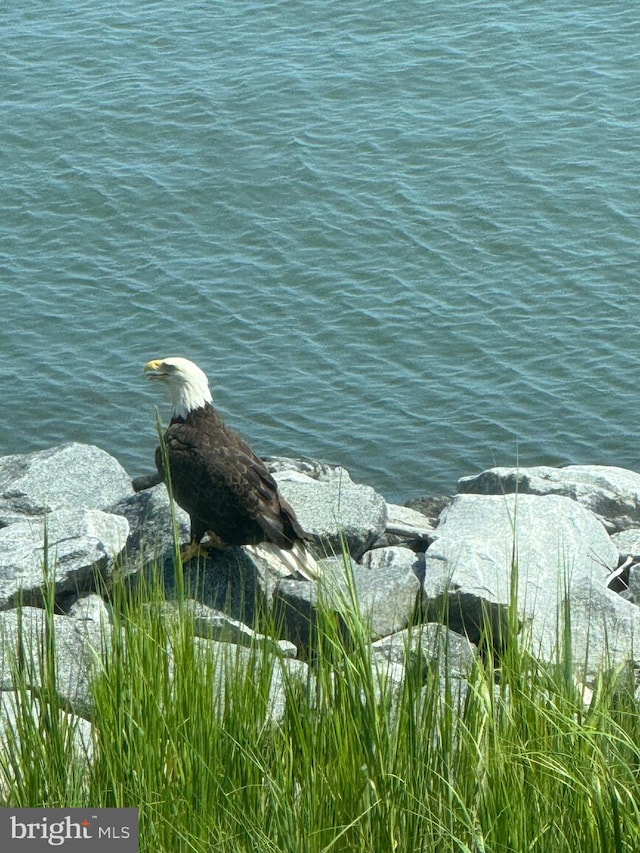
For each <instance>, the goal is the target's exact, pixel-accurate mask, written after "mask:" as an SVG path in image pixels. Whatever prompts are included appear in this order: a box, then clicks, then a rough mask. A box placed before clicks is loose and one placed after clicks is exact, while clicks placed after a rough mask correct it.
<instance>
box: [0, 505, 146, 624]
mask: <svg viewBox="0 0 640 853" xmlns="http://www.w3.org/2000/svg"><path fill="white" fill-rule="evenodd" d="M128 534H129V524H128V523H127V520H126V518H123V517H122V516H118V515H111V514H110V513H106V512H102V510H98V509H69V508H67V509H57V510H52V511H51V512H49V513H48V515H46V516H41V517H34V518H31V519H29V520H28V521H20V522H16V523H14V524H11V525H9V526H8V527H4V528H2V529H0V609H6V608H7V607H11V606H12V605H13V604H14V603H16V602H17V600H18V599H22V600H23V601H24V602H29V603H31V602H38V601H40V600H41V589H42V587H43V580H44V572H45V568H46V569H47V571H48V572H49V578H51V579H54V580H55V583H56V596H58V597H59V596H62V595H64V594H66V593H74V594H77V593H78V591H82V590H86V589H88V588H91V587H92V585H93V579H94V572H96V571H99V572H101V573H103V574H104V573H108V571H109V569H110V568H111V566H112V565H113V562H114V560H115V558H116V557H117V556H118V555H119V554H120V553H121V551H122V550H123V549H124V547H125V544H126V541H127V536H128ZM45 542H46V545H47V547H46V553H45Z"/></svg>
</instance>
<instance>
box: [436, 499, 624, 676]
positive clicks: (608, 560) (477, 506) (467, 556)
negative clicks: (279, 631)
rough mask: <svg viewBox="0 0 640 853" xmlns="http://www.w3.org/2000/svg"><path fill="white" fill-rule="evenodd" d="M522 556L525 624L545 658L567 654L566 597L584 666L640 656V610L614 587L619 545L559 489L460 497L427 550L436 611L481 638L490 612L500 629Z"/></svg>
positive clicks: (575, 651)
mask: <svg viewBox="0 0 640 853" xmlns="http://www.w3.org/2000/svg"><path fill="white" fill-rule="evenodd" d="M514 561H515V565H517V575H518V583H517V604H518V612H519V616H520V619H521V620H522V622H523V631H524V632H525V633H526V635H527V636H528V637H529V638H530V640H531V644H532V648H533V650H534V653H535V654H537V655H538V656H539V657H540V658H541V659H542V660H545V661H555V660H557V656H558V655H559V654H560V651H561V648H562V638H561V633H560V632H561V626H562V624H563V619H564V613H565V610H564V603H565V602H566V605H567V607H568V611H569V613H570V617H571V636H572V643H573V656H574V661H575V663H576V665H577V666H578V667H581V666H584V665H586V670H587V672H588V673H589V674H593V672H594V671H595V670H596V669H597V668H598V667H599V666H607V665H610V664H616V663H618V662H620V661H623V660H625V661H626V660H628V659H631V658H635V657H636V656H637V654H638V642H640V611H638V609H637V608H635V607H634V606H633V605H631V604H630V603H629V602H627V601H624V600H623V599H622V598H620V597H619V596H617V595H615V593H613V592H611V591H610V590H608V589H606V588H605V583H606V580H607V575H608V573H609V572H610V571H611V570H612V569H613V568H615V567H616V565H617V562H618V552H617V550H616V548H615V546H614V545H613V543H612V542H611V540H610V538H609V536H608V535H607V533H606V531H605V529H604V527H603V525H602V524H601V523H600V521H599V520H598V519H597V518H596V517H595V516H594V515H593V513H591V512H589V511H588V510H587V509H585V508H584V507H582V506H580V504H578V503H576V502H575V501H573V500H570V499H569V498H566V497H561V496H558V495H548V496H543V497H539V496H534V495H528V494H519V495H509V494H507V495H504V496H502V495H501V496H493V495H487V496H485V495H458V496H457V497H456V498H454V500H453V502H452V504H451V506H450V507H449V508H448V509H447V510H445V512H444V513H443V516H442V518H441V521H440V525H439V526H438V529H437V538H436V540H435V542H434V544H433V545H432V546H431V548H429V550H428V551H427V554H426V564H425V580H424V596H425V602H426V605H427V607H426V609H427V613H428V614H429V615H430V616H431V618H443V617H445V616H446V617H447V618H448V619H449V625H450V627H452V628H455V629H456V630H460V631H461V632H465V631H466V632H467V634H468V635H469V636H470V639H472V640H473V641H475V642H477V641H478V639H479V632H480V629H481V628H482V627H483V626H484V625H486V620H487V619H490V620H491V623H492V627H493V629H494V631H498V630H501V629H502V628H503V627H504V626H505V625H506V608H507V605H508V603H509V600H510V589H511V580H512V565H513V564H514Z"/></svg>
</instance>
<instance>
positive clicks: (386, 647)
mask: <svg viewBox="0 0 640 853" xmlns="http://www.w3.org/2000/svg"><path fill="white" fill-rule="evenodd" d="M372 652H373V662H374V665H375V666H376V669H377V672H378V674H379V675H380V676H381V677H382V678H383V679H384V680H386V681H389V682H391V684H392V685H394V686H395V688H396V689H399V688H401V687H402V685H403V683H404V681H405V679H407V678H410V679H412V682H413V683H414V684H416V683H417V684H421V685H422V686H423V688H427V687H429V686H430V685H432V684H433V681H432V678H433V670H434V667H435V668H436V669H437V672H438V682H439V686H440V694H441V696H442V697H443V698H446V697H447V696H450V697H451V699H452V702H453V705H454V708H456V710H459V709H460V708H461V706H462V703H463V702H464V699H465V697H466V695H467V689H468V682H467V678H468V676H469V673H470V671H471V668H472V666H473V665H474V662H475V658H476V655H477V649H476V647H475V646H474V645H472V643H470V642H469V640H468V639H467V638H466V637H463V636H461V635H460V634H456V633H455V632H454V631H450V630H448V629H447V628H445V626H444V625H442V624H438V623H433V622H429V623H424V624H422V625H414V626H413V627H411V628H408V629H406V630H404V631H399V632H398V633H397V634H392V635H391V636H389V637H384V638H383V639H381V640H378V641H377V642H375V643H373V645H372Z"/></svg>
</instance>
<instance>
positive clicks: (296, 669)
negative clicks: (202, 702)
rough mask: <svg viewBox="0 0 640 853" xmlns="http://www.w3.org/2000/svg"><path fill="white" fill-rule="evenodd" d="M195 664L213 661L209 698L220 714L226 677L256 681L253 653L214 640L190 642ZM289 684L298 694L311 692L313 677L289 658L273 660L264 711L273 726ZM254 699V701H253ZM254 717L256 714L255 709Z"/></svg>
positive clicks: (282, 710)
mask: <svg viewBox="0 0 640 853" xmlns="http://www.w3.org/2000/svg"><path fill="white" fill-rule="evenodd" d="M194 643H195V652H196V660H197V659H198V657H199V656H202V657H213V658H214V659H215V661H216V666H215V671H214V688H213V695H212V697H211V706H212V710H213V711H217V712H218V713H222V712H223V710H224V706H225V701H226V699H227V696H226V693H227V687H228V674H229V673H233V674H234V676H235V675H236V674H237V675H241V674H242V673H245V676H244V677H246V673H247V671H249V667H251V675H252V677H253V678H259V677H260V666H258V667H257V669H256V668H255V664H256V655H255V651H254V650H253V649H249V648H247V647H246V646H236V645H232V644H230V643H221V642H218V641H217V640H204V639H202V638H200V637H196V638H195V640H194ZM293 682H297V683H298V684H299V685H300V689H302V690H305V691H307V690H312V691H313V689H314V683H315V680H314V677H313V675H311V673H310V672H309V667H308V666H307V664H306V663H304V662H303V661H299V660H292V659H290V658H285V657H280V658H277V659H276V660H275V661H274V663H273V667H272V669H271V671H270V674H269V694H268V698H267V705H266V708H265V709H264V711H265V712H266V717H267V719H269V720H271V721H273V722H281V721H282V719H283V717H284V714H285V711H286V705H287V695H288V693H290V689H291V686H292V683H293ZM254 698H255V697H254ZM253 710H254V712H255V713H259V710H258V708H257V707H255V708H254V709H253Z"/></svg>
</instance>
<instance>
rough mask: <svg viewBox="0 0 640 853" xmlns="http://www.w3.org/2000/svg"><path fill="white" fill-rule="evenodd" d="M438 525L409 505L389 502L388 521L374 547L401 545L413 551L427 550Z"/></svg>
mask: <svg viewBox="0 0 640 853" xmlns="http://www.w3.org/2000/svg"><path fill="white" fill-rule="evenodd" d="M435 528H436V525H435V524H434V523H433V522H432V521H431V520H430V519H429V518H427V516H426V515H424V513H422V512H419V511H418V510H416V509H412V508H411V507H408V506H399V505H398V504H390V503H388V504H387V521H386V525H385V529H384V533H383V534H382V536H381V537H380V538H379V539H378V540H377V541H376V542H375V543H374V545H373V547H374V548H386V547H388V546H390V545H401V546H406V547H407V548H411V550H412V551H416V552H424V551H426V550H427V548H428V547H429V545H430V544H431V542H433V535H434V533H435Z"/></svg>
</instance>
